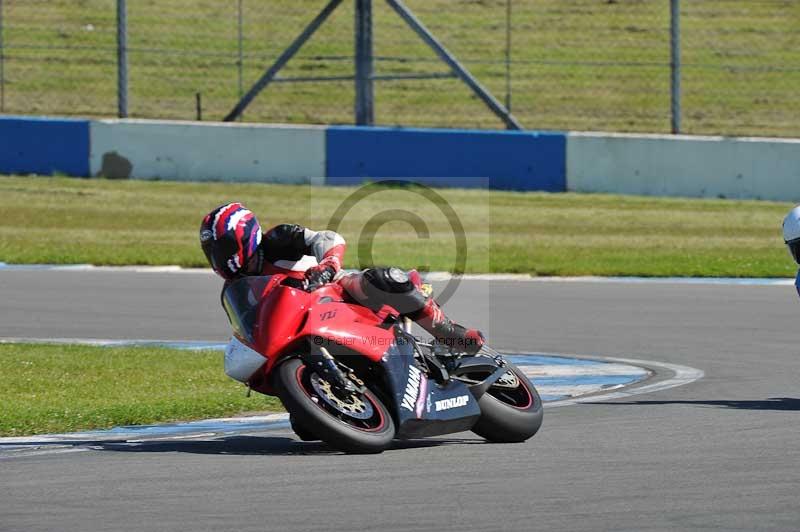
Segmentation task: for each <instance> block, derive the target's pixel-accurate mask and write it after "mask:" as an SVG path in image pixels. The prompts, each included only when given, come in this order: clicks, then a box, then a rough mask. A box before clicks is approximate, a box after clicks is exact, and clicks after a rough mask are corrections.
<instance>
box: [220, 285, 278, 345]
mask: <svg viewBox="0 0 800 532" xmlns="http://www.w3.org/2000/svg"><path fill="white" fill-rule="evenodd" d="M270 279H272V276H271V275H264V276H258V277H243V278H241V279H238V280H236V281H234V282H232V283H231V284H229V285H228V286H227V287H226V288H225V290H224V291H223V292H222V306H223V307H225V312H226V313H227V314H228V320H230V322H231V327H232V328H233V331H234V332H235V333H236V335H237V336H239V337H240V338H242V339H243V340H246V341H247V342H248V343H251V344H252V343H253V329H255V325H256V317H257V314H258V302H259V301H260V300H261V296H262V294H263V293H264V288H265V287H266V286H267V283H269V281H270Z"/></svg>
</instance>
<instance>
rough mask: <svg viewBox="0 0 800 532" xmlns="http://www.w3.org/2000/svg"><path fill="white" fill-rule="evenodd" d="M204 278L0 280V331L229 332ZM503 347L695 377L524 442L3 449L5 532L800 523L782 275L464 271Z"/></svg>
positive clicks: (261, 438)
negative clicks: (713, 277)
mask: <svg viewBox="0 0 800 532" xmlns="http://www.w3.org/2000/svg"><path fill="white" fill-rule="evenodd" d="M219 287H220V283H219V282H218V281H217V280H215V279H214V278H213V277H211V276H210V275H208V274H204V273H197V274H173V273H129V272H109V271H97V272H80V271H74V272H68V271H64V272H37V271H0V296H2V297H0V337H2V338H10V337H14V338H20V337H27V338H111V339H132V338H136V339H157V340H208V341H224V340H225V338H226V337H227V334H228V329H227V323H226V320H225V317H224V315H223V314H222V310H221V309H220V308H219V306H218V290H219ZM447 308H448V309H449V311H450V313H451V314H452V315H453V317H454V318H456V319H459V320H462V321H464V322H468V323H470V324H475V325H477V326H479V327H481V328H483V330H484V331H485V332H487V333H488V335H489V336H490V339H491V340H492V341H493V343H494V344H495V346H496V347H500V348H504V349H512V350H527V351H544V352H553V353H578V354H584V355H594V356H608V357H625V358H637V359H646V360H653V361H660V362H664V363H672V364H681V365H686V366H691V367H694V368H698V369H701V370H703V371H704V372H705V378H704V379H702V380H700V381H697V382H694V383H692V384H689V385H686V386H681V387H677V388H672V389H669V390H664V391H660V392H656V393H651V394H647V395H638V396H634V397H631V398H629V399H625V400H622V401H615V402H607V403H596V404H592V403H589V404H581V405H576V406H566V407H560V408H549V409H547V410H546V413H545V423H544V426H543V428H542V430H541V431H540V432H539V434H537V435H536V436H535V437H534V438H533V439H532V440H530V441H528V442H526V443H524V444H514V445H495V444H487V443H485V442H483V441H482V440H481V439H479V438H477V437H474V436H473V435H471V434H470V433H465V434H459V435H456V436H454V437H447V438H433V439H430V440H421V441H417V442H406V443H402V444H398V445H396V446H395V447H394V448H393V449H391V450H389V451H386V452H385V453H383V454H382V455H377V456H351V455H342V454H338V453H333V452H331V451H330V450H329V449H328V448H327V447H326V446H324V445H323V444H316V443H302V442H298V441H296V440H295V439H294V437H293V434H292V433H291V432H290V431H288V430H278V431H272V432H269V433H263V434H254V435H247V436H238V437H234V438H227V439H218V440H205V439H195V440H183V441H181V440H169V441H160V442H149V443H142V444H135V443H130V444H109V445H104V446H98V447H97V450H95V451H88V452H80V453H65V454H51V455H46V456H30V457H19V458H13V459H8V460H3V461H0V530H2V531H10V530H20V531H21V530H25V531H34V530H70V531H71V530H75V531H78V530H80V531H87V530H114V531H118V530H132V531H133V530H136V531H140V530H153V531H156V530H158V531H161V530H194V531H201V530H237V531H249V530H253V531H256V530H258V531H264V530H356V529H359V530H384V531H391V530H397V531H403V530H500V529H503V530H534V529H536V530H539V529H541V530H570V531H582V530H586V531H596V530H630V531H654V530H747V531H750V530H780V531H793V530H800V444H798V440H800V370H798V367H800V347H798V346H797V345H798V344H797V343H796V342H794V339H795V336H796V335H797V334H798V333H797V330H798V329H797V327H796V323H797V321H798V317H800V301H798V300H797V295H796V294H795V292H794V289H793V288H792V287H785V286H727V285H686V284H661V283H652V284H649V283H648V284H629V283H590V282H545V283H543V282H515V281H505V282H486V281H470V282H466V281H465V282H464V283H462V285H461V286H460V288H459V290H458V291H457V293H456V296H455V297H454V299H453V300H452V301H450V302H449V303H448V305H447Z"/></svg>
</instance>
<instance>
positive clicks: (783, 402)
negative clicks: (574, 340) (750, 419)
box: [584, 397, 800, 411]
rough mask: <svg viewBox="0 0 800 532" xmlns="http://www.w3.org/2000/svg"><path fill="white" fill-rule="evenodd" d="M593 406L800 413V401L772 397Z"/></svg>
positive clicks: (615, 403) (790, 398)
mask: <svg viewBox="0 0 800 532" xmlns="http://www.w3.org/2000/svg"><path fill="white" fill-rule="evenodd" d="M584 404H592V405H610V406H613V405H641V406H653V405H696V406H716V407H719V408H734V409H737V410H782V411H800V399H796V398H793V397H770V398H769V399H764V400H761V401H744V400H742V401H724V400H719V401H626V402H614V403H584Z"/></svg>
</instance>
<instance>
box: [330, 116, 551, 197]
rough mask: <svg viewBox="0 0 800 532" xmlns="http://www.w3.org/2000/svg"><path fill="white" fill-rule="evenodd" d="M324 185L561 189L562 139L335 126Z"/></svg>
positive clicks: (518, 133)
mask: <svg viewBox="0 0 800 532" xmlns="http://www.w3.org/2000/svg"><path fill="white" fill-rule="evenodd" d="M326 152H327V170H326V173H327V179H326V184H329V185H355V184H359V183H362V182H363V181H365V180H368V179H382V178H391V179H410V178H413V179H414V180H415V181H418V182H421V183H424V184H426V185H430V186H449V187H474V188H494V189H505V190H545V191H550V192H563V191H565V190H566V135H565V134H563V133H536V132H527V131H525V132H523V131H463V130H434V129H392V128H363V127H346V126H334V127H330V128H328V131H327V150H326Z"/></svg>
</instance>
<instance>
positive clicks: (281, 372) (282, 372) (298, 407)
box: [275, 358, 395, 453]
mask: <svg viewBox="0 0 800 532" xmlns="http://www.w3.org/2000/svg"><path fill="white" fill-rule="evenodd" d="M301 366H304V364H303V361H302V360H300V359H299V358H290V359H288V360H286V361H285V362H281V363H280V365H279V366H278V367H277V368H276V369H275V372H276V373H275V375H276V381H277V382H276V384H277V389H278V396H279V397H280V400H281V402H282V403H283V406H284V407H285V408H286V410H287V411H288V412H289V413H290V414H291V416H292V417H293V418H294V419H295V420H296V422H297V423H298V425H300V426H301V427H304V428H305V427H313V429H310V430H311V431H312V432H313V433H314V435H316V436H317V437H319V438H320V439H321V440H323V441H325V442H326V443H328V444H329V445H331V446H333V447H335V448H337V449H339V450H341V451H345V452H353V453H379V452H381V451H383V450H384V449H386V447H388V446H389V445H390V444H391V442H392V440H393V439H394V434H395V427H394V421H393V420H392V416H391V414H390V413H389V410H388V409H387V408H386V406H385V405H384V404H383V402H382V401H381V400H380V399H379V398H378V397H377V396H376V395H375V394H374V393H372V392H371V391H369V390H367V391H366V392H365V394H364V395H366V396H367V397H368V398H369V400H370V401H371V402H372V404H373V406H374V407H375V408H378V409H381V413H382V415H383V417H384V420H385V422H384V425H383V427H382V428H381V429H380V430H377V431H374V432H367V431H363V430H359V429H357V428H355V427H351V426H350V425H348V424H347V423H345V422H343V421H341V420H339V419H336V418H335V417H333V416H332V415H331V414H329V413H328V412H326V411H325V410H323V409H322V408H321V407H320V406H319V405H317V404H316V403H315V402H314V401H312V400H311V397H309V395H308V394H307V393H306V391H305V390H304V389H303V388H302V386H301V384H300V383H299V382H297V378H296V375H297V371H298V369H299V368H300V367H301Z"/></svg>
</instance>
